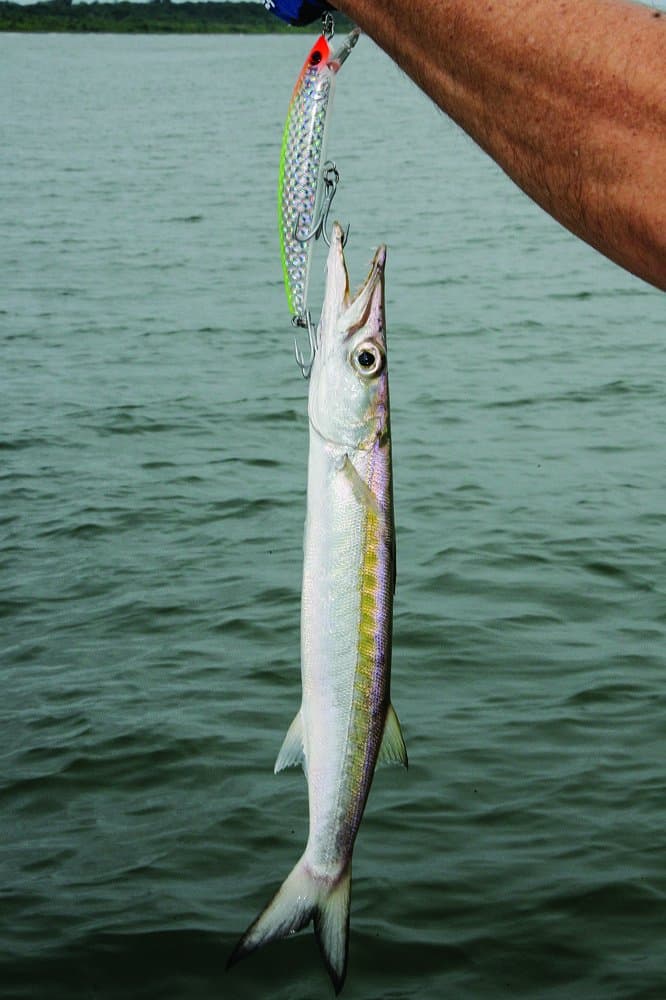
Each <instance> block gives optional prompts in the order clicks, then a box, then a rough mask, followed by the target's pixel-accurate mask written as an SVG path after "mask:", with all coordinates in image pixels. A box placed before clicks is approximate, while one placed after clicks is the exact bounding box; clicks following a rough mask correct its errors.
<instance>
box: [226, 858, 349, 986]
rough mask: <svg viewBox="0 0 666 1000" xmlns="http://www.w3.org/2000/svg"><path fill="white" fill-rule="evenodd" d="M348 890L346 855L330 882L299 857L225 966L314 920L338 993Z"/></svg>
mask: <svg viewBox="0 0 666 1000" xmlns="http://www.w3.org/2000/svg"><path fill="white" fill-rule="evenodd" d="M350 895H351V861H350V862H349V863H348V864H347V866H346V868H345V869H344V871H343V872H342V875H341V876H340V877H339V878H338V879H336V880H335V881H334V882H333V881H332V880H331V879H328V878H318V877H317V876H316V875H314V874H313V873H312V871H311V870H310V868H309V867H308V864H307V862H306V861H305V859H304V858H301V859H300V861H299V862H298V864H297V865H296V866H295V867H294V868H293V869H292V871H291V872H290V874H289V875H288V876H287V878H286V879H285V881H284V882H283V883H282V885H281V886H280V888H279V889H278V891H277V892H276V894H275V895H274V896H273V899H272V900H271V901H270V903H269V904H268V906H267V907H266V909H265V910H263V911H262V912H261V913H260V914H259V916H258V917H257V919H256V920H255V921H254V923H253V924H250V926H249V927H248V929H247V930H246V932H245V934H243V936H242V938H241V939H240V941H239V942H238V944H237V945H236V947H235V948H234V950H233V951H232V953H231V955H230V957H229V961H228V962H227V969H230V968H231V967H232V966H233V965H235V964H236V962H239V961H240V960H241V958H245V956H246V955H250V954H251V953H252V952H253V951H256V950H257V948H261V947H262V946H263V945H265V944H268V943H269V942H270V941H277V940H278V939H279V938H284V937H289V936H290V935H291V934H295V933H296V932H297V931H300V930H302V928H303V927H305V926H306V925H307V924H309V923H310V921H311V920H314V929H315V936H316V938H317V942H318V944H319V948H320V950H321V954H322V957H323V959H324V962H325V964H326V969H327V971H328V974H329V976H330V977H331V981H332V983H333V986H334V988H335V992H336V994H337V993H339V992H340V990H341V989H342V986H343V983H344V981H345V975H346V973H347V951H348V942H349V899H350Z"/></svg>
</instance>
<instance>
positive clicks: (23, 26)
mask: <svg viewBox="0 0 666 1000" xmlns="http://www.w3.org/2000/svg"><path fill="white" fill-rule="evenodd" d="M338 20H339V24H338V26H339V28H340V29H341V30H346V28H347V25H348V24H349V22H348V21H347V19H345V18H343V17H342V15H340V16H339V19H338V18H336V21H338ZM316 30H317V25H316V24H314V25H308V26H307V27H306V28H292V27H290V26H289V25H288V24H285V23H284V21H281V20H280V19H279V18H277V17H275V15H274V14H270V13H269V12H268V11H267V10H265V8H264V6H263V4H261V3H221V2H215V0H209V2H204V3H192V2H186V3H172V2H171V0H150V2H149V3H131V2H129V0H122V2H120V3H96V2H94V0H93V2H92V3H77V4H74V3H72V0H43V2H39V3H32V4H17V3H8V2H5V0H0V31H3V32H4V31H8V32H43V33H44V32H49V33H50V32H62V33H75V34H108V33H112V34H133V35H137V34H163V35H167V34H190V35H194V34H196V35H201V34H205V35H213V34H214V35H220V34H225V35H232V34H233V35H241V34H253V35H256V34H276V33H290V34H293V33H294V32H297V33H301V32H308V33H312V32H313V31H316Z"/></svg>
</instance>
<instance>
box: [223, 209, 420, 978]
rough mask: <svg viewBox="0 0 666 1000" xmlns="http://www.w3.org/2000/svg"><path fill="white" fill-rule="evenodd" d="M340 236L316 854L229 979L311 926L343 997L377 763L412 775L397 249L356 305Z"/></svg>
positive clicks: (323, 386) (311, 552)
mask: <svg viewBox="0 0 666 1000" xmlns="http://www.w3.org/2000/svg"><path fill="white" fill-rule="evenodd" d="M343 240H344V237H343V232H342V229H341V227H340V225H339V224H338V223H335V224H334V226H333V229H332V233H331V247H330V250H329V254H328V260H327V276H326V288H325V294H324V303H323V307H322V313H321V320H320V322H319V326H318V330H317V350H316V354H315V358H314V362H313V366H312V372H311V375H310V386H309V391H308V419H309V456H308V482H307V504H306V518H305V535H304V561H303V586H302V595H301V683H302V699H301V705H300V707H299V710H298V712H297V713H296V716H295V718H294V720H293V722H292V723H291V726H290V727H289V729H288V731H287V735H286V737H285V739H284V742H283V744H282V747H281V749H280V752H279V753H278V756H277V760H276V762H275V772H276V773H277V772H279V771H281V770H283V768H286V767H290V766H292V765H297V764H302V765H303V769H304V771H305V774H306V777H307V785H308V803H309V806H308V809H309V833H308V839H307V843H306V846H305V850H304V851H303V854H302V856H301V858H300V859H299V861H298V862H297V863H296V865H295V867H294V868H293V870H292V871H291V873H290V874H289V875H288V877H287V878H286V880H285V881H284V882H283V884H282V885H281V887H280V888H279V889H278V891H277V893H276V894H275V896H274V897H273V899H272V900H271V901H270V902H269V904H268V905H267V906H266V908H265V909H264V910H263V912H262V913H261V914H260V915H259V917H258V918H257V919H256V920H255V921H254V923H252V924H251V925H250V927H249V928H248V929H247V930H246V932H245V934H244V935H243V936H242V937H241V939H240V941H239V942H238V944H237V945H236V947H235V949H234V951H233V953H232V955H231V957H230V959H229V963H228V967H230V966H231V965H233V964H235V962H237V961H238V960H239V959H241V958H243V957H245V956H246V955H248V954H250V953H251V952H253V951H255V950H256V949H257V948H259V947H261V946H262V945H265V944H267V943H268V942H269V941H273V940H275V939H278V938H283V937H287V936H288V935H291V934H294V933H295V932H296V931H299V930H301V929H302V928H303V927H305V926H306V925H307V924H309V923H310V921H313V922H314V932H315V936H316V938H317V941H318V943H319V947H320V950H321V953H322V956H323V959H324V963H325V965H326V968H327V970H328V973H329V975H330V978H331V981H332V983H333V986H334V988H335V992H336V994H337V993H339V992H340V990H341V989H342V985H343V983H344V980H345V975H346V970H347V955H348V941H349V905H350V893H351V868H352V853H353V849H354V842H355V840H356V835H357V833H358V830H359V826H360V823H361V819H362V817H363V811H364V809H365V804H366V802H367V799H368V794H369V791H370V786H371V784H372V779H373V775H374V771H375V765H376V764H377V762H378V761H386V762H394V763H399V764H402V765H404V766H405V767H406V766H407V752H406V749H405V741H404V738H403V735H402V730H401V727H400V723H399V721H398V717H397V715H396V713H395V710H394V708H393V706H392V703H391V696H390V672H391V641H392V620H393V595H394V590H395V577H396V560H395V526H394V512H393V475H392V463H391V428H390V408H389V385H388V367H387V352H386V328H385V321H384V312H385V308H384V269H385V261H386V248H385V247H384V246H380V247H379V249H378V250H377V252H376V254H375V256H374V260H373V262H372V266H371V268H370V273H369V275H368V277H367V279H366V281H365V282H364V284H363V286H362V287H361V289H360V291H359V292H358V293H357V294H356V295H355V296H353V297H352V296H350V292H349V277H348V273H347V267H346V263H345V258H344V250H343Z"/></svg>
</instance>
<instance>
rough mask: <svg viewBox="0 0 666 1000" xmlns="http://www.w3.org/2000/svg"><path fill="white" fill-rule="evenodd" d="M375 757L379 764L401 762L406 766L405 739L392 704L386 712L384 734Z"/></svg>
mask: <svg viewBox="0 0 666 1000" xmlns="http://www.w3.org/2000/svg"><path fill="white" fill-rule="evenodd" d="M377 759H378V761H379V763H381V764H402V766H403V767H407V749H406V747H405V740H404V738H403V735H402V729H401V728H400V723H399V722H398V716H397V715H396V714H395V709H394V707H393V705H389V707H388V712H387V713H386V722H385V723H384V735H383V737H382V742H381V746H380V748H379V757H378V758H377Z"/></svg>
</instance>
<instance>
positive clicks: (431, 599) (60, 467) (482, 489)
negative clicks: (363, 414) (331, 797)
mask: <svg viewBox="0 0 666 1000" xmlns="http://www.w3.org/2000/svg"><path fill="white" fill-rule="evenodd" d="M306 48H307V42H306V40H304V39H303V38H302V37H300V38H298V37H294V38H284V37H282V38H279V39H278V38H256V37H254V38H235V37H234V38H232V37H216V38H210V37H206V38H191V37H187V38H186V37H180V38H169V39H163V38H157V37H131V38H127V37H126V38H121V37H112V36H108V37H67V36H58V37H55V36H9V35H5V36H0V49H1V52H2V57H1V58H0V87H1V88H2V92H3V93H4V95H5V99H4V109H3V113H2V118H1V119H0V148H1V149H2V154H1V155H2V169H1V170H0V233H1V237H2V238H1V239H0V274H1V275H2V294H1V296H0V341H1V344H2V354H1V361H0V415H1V421H0V531H1V535H0V537H1V539H2V541H1V543H0V587H1V590H0V614H1V616H2V617H1V618H0V630H1V631H0V684H1V686H0V691H1V699H0V759H1V760H2V769H1V771H0V996H2V997H3V998H5V997H6V998H12V1000H14V998H31V1000H32V998H35V997H49V998H50V1000H79V998H84V997H85V998H92V997H95V998H102V1000H114V998H120V997H122V998H123V1000H125V998H127V997H130V998H137V1000H140V998H155V1000H158V998H159V1000H163V998H178V1000H180V998H186V997H187V998H188V1000H194V998H197V1000H198V998H201V1000H209V998H210V1000H212V998H218V997H224V998H229V1000H237V998H239V1000H240V998H254V997H271V998H278V1000H313V998H318V997H328V996H331V995H332V991H331V987H330V984H329V982H328V980H327V977H326V973H325V970H324V969H323V966H322V964H321V961H320V958H319V955H318V952H317V948H316V945H315V942H314V938H313V935H312V933H311V932H310V931H306V932H304V933H303V934H301V935H299V936H298V937H297V938H296V939H294V940H290V941H286V942H281V943H278V944H276V945H274V946H272V947H270V948H268V949H266V950H265V951H264V952H262V953H258V954H256V955H254V956H252V957H251V958H249V959H248V960H247V961H246V962H244V963H243V964H241V965H239V966H238V967H236V968H235V969H234V970H233V971H232V972H231V973H229V974H225V972H224V965H225V962H226V959H227V957H228V954H229V951H230V949H231V947H232V946H233V944H234V943H235V941H236V939H237V936H238V935H239V934H240V932H241V931H242V930H243V929H244V928H245V926H246V925H247V924H248V922H249V921H250V920H251V919H253V918H254V916H255V915H256V913H257V911H258V910H259V909H260V907H261V906H263V904H264V903H265V902H266V900H267V899H268V897H269V895H270V894H271V892H272V891H273V890H274V889H275V888H276V886H277V884H278V883H279V882H280V881H281V879H282V878H283V877H284V876H285V875H286V873H287V872H288V871H289V869H290V868H291V866H292V864H293V862H294V861H295V860H296V858H297V857H298V856H299V854H300V851H301V848H302V846H303V843H304V840H305V836H306V796H305V783H304V780H303V777H302V775H301V774H300V773H296V772H289V773H286V774H283V775H280V776H278V777H274V776H273V774H272V768H273V762H274V759H275V755H276V753H277V751H278V749H279V746H280V744H281V741H282V738H283V735H284V732H285V730H286V727H287V725H288V723H289V722H290V720H291V718H292V716H293V713H294V711H295V709H296V707H297V704H298V700H299V671H298V657H299V652H298V648H299V636H298V624H299V608H298V602H299V588H300V572H301V556H302V552H301V541H302V527H303V516H304V501H305V497H304V488H305V464H306V449H307V427H306V417H305V399H306V385H305V383H304V382H303V381H302V379H301V378H300V375H299V373H298V371H297V368H296V365H295V362H294V360H293V356H292V354H291V336H292V331H291V328H290V324H289V318H288V315H287V310H286V302H285V297H284V292H283V288H282V285H281V269H280V264H279V252H278V247H277V235H276V219H275V187H276V182H277V163H278V156H279V147H280V138H281V130H282V123H283V120H284V115H285V113H286V106H287V103H288V100H289V95H290V93H291V88H292V86H293V82H294V80H295V77H296V75H297V73H298V70H299V68H300V64H301V62H302V59H303V58H304V55H305V51H304V50H305V49H306ZM329 152H330V153H331V154H332V155H334V157H335V159H336V161H337V163H338V167H339V169H340V173H341V177H342V181H341V187H340V191H339V193H338V196H337V198H336V203H335V209H336V214H337V215H338V216H339V217H340V218H341V219H342V220H343V221H344V222H345V223H347V222H349V223H351V227H352V229H351V236H350V241H349V248H348V259H349V262H350V269H351V272H352V279H353V280H356V281H358V282H360V281H361V280H362V278H363V276H364V273H365V268H366V265H367V263H368V261H369V259H370V257H371V254H372V250H373V248H374V247H375V246H376V245H377V244H378V243H380V242H386V243H387V244H388V248H389V260H388V267H387V314H388V330H389V352H390V367H391V398H392V425H393V440H394V460H395V480H396V483H395V487H396V488H395V492H396V521H397V532H398V588H397V595H396V607H395V612H396V614H395V637H394V657H393V659H394V667H393V697H394V703H395V706H396V708H397V710H398V713H399V715H400V718H401V721H402V724H403V729H404V732H405V738H406V741H407V745H408V750H409V757H410V768H409V771H408V772H403V771H402V770H399V769H398V770H396V769H389V768H387V769H382V770H380V771H379V772H378V773H377V777H376V781H375V784H374V787H373V791H372V794H371V797H370V802H369V805H368V809H367V812H366V816H365V819H364V822H363V825H362V827H361V831H360V834H359V839H358V842H357V848H356V851H355V856H354V884H353V890H352V915H351V943H350V962H349V973H348V980H347V985H346V987H345V993H344V996H345V997H348V998H349V1000H356V998H357V1000H361V998H363V1000H374V998H377V1000H389V998H390V1000H398V998H400V1000H402V998H417V997H418V998H419V1000H441V998H443V997H446V998H451V1000H458V998H465V1000H469V998H470V997H471V998H474V1000H476V998H479V1000H482V998H483V1000H486V998H487V1000H496V998H510V997H529V998H535V1000H536V998H538V1000H541V998H546V997H548V998H557V1000H571V998H576V1000H587V998H604V1000H605V998H610V997H612V998H648V997H650V998H660V997H663V996H666V949H665V948H664V941H665V940H666V909H665V906H666V861H665V860H664V858H665V853H664V852H665V846H666V845H665V839H666V838H665V834H664V829H665V827H666V776H665V765H664V757H665V752H664V751H665V749H666V722H665V721H664V720H665V711H664V709H665V708H666V679H665V678H666V672H665V656H664V638H665V635H666V571H665V569H664V537H665V532H666V511H665V504H664V479H665V472H664V469H665V467H666V463H665V461H664V459H665V457H666V456H665V448H664V440H665V433H666V380H665V375H666V330H665V329H664V326H665V322H664V321H665V317H666V313H665V307H664V302H665V300H664V298H663V296H662V295H661V294H660V293H658V292H656V291H654V290H651V289H649V288H648V287H647V286H645V285H644V284H642V283H641V282H639V281H638V280H637V279H634V278H632V277H630V276H628V275H626V274H624V273H622V272H620V271H619V270H618V269H617V268H615V267H613V266H612V265H611V264H609V263H607V262H605V261H603V260H602V259H601V258H599V257H598V256H597V255H595V254H594V253H593V251H591V250H589V249H588V248H586V247H584V246H582V245H581V244H579V243H577V242H576V241H575V240H574V239H573V238H572V237H571V236H569V235H568V234H567V233H565V232H564V231H563V230H561V229H559V228H558V227H557V226H556V225H555V224H554V223H552V222H551V221H550V220H549V219H547V218H546V217H545V216H544V215H543V214H541V213H540V212H539V211H538V210H537V209H536V208H534V207H533V206H532V205H530V204H529V203H528V202H527V200H526V199H524V198H523V196H522V195H521V194H520V193H519V192H517V191H516V190H515V189H514V188H513V187H512V186H511V185H510V183H509V182H508V181H507V180H506V178H504V176H503V175H502V174H501V173H500V172H499V171H498V170H497V169H496V168H494V167H493V166H492V165H490V164H489V163H488V162H487V161H486V160H485V158H484V157H483V155H482V154H481V153H480V152H479V151H478V150H477V149H476V148H475V147H474V146H473V145H472V144H471V142H470V141H469V140H467V139H466V138H465V137H463V136H462V135H461V134H460V133H459V132H458V131H457V130H456V129H455V128H454V127H453V126H452V125H450V124H449V123H448V122H447V120H446V119H445V118H443V117H442V116H441V115H440V114H439V113H438V112H437V111H436V110H435V109H434V108H432V107H431V106H430V105H429V103H428V102H427V101H426V99H425V98H424V97H423V96H422V95H421V94H420V93H419V92H418V91H417V90H416V89H415V88H414V87H413V86H412V85H411V84H410V83H408V82H407V81H406V80H405V79H404V78H402V77H401V75H400V74H399V73H398V71H397V70H396V69H395V68H394V67H393V66H392V65H391V64H390V63H389V61H388V60H387V59H386V58H385V57H384V56H383V55H382V54H381V53H379V52H378V51H377V50H376V49H374V47H373V46H372V45H371V44H370V42H369V41H368V40H367V39H363V40H362V41H361V42H360V43H359V45H358V46H357V49H356V51H355V52H354V54H353V58H351V59H350V60H349V62H348V63H347V64H346V65H345V68H344V72H343V73H342V74H341V76H340V80H339V82H338V91H337V94H336V104H335V108H334V120H333V124H332V130H331V136H330V147H329ZM323 260H324V256H323V253H322V252H321V251H320V250H318V252H317V255H316V258H315V262H314V265H313V291H312V306H313V309H315V310H316V305H317V303H318V302H319V301H320V298H319V296H320V290H321V285H322V272H323Z"/></svg>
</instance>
